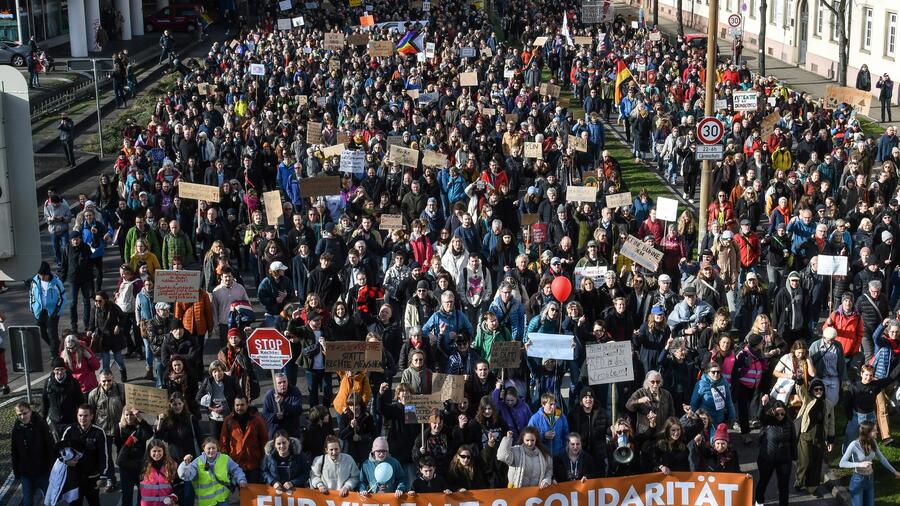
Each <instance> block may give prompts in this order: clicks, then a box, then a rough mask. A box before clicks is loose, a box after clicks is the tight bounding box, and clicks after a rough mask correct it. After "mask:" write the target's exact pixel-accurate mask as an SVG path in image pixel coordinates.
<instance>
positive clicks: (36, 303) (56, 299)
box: [28, 275, 66, 319]
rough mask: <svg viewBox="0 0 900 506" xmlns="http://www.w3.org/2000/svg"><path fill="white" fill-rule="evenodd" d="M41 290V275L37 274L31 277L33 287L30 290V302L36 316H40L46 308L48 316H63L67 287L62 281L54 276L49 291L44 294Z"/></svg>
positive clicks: (32, 311)
mask: <svg viewBox="0 0 900 506" xmlns="http://www.w3.org/2000/svg"><path fill="white" fill-rule="evenodd" d="M41 292H42V290H41V277H40V276H39V275H35V276H34V277H33V278H31V289H30V290H29V292H28V303H29V304H30V305H31V313H32V314H33V315H34V318H35V319H37V318H39V317H40V316H41V312H42V311H44V310H46V311H47V315H48V316H62V310H63V307H65V305H66V287H65V286H63V283H62V281H60V280H59V278H58V277H56V276H53V278H52V279H51V280H50V286H48V287H47V292H46V293H43V294H42V293H41Z"/></svg>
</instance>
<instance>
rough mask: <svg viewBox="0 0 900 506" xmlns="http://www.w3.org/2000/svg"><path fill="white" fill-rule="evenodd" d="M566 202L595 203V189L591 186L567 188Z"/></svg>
mask: <svg viewBox="0 0 900 506" xmlns="http://www.w3.org/2000/svg"><path fill="white" fill-rule="evenodd" d="M566 200H567V201H569V202H596V201H597V188H595V187H593V186H567V187H566Z"/></svg>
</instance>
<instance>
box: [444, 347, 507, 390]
mask: <svg viewBox="0 0 900 506" xmlns="http://www.w3.org/2000/svg"><path fill="white" fill-rule="evenodd" d="M516 344H518V343H516ZM465 383H466V380H465V376H463V375H462V374H441V373H439V372H436V373H434V374H433V375H432V376H431V392H432V393H433V394H437V393H438V392H440V395H441V400H442V401H453V402H456V403H459V402H462V399H463V397H464V395H465V394H464V391H463V388H464V386H465Z"/></svg>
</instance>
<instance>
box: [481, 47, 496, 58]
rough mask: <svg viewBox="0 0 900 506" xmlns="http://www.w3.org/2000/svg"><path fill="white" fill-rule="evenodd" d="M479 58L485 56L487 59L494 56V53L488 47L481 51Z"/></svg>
mask: <svg viewBox="0 0 900 506" xmlns="http://www.w3.org/2000/svg"><path fill="white" fill-rule="evenodd" d="M481 56H486V57H488V58H490V57H492V56H494V52H493V51H492V50H491V48H489V47H485V48H482V49H481Z"/></svg>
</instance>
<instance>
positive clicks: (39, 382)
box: [13, 372, 50, 393]
mask: <svg viewBox="0 0 900 506" xmlns="http://www.w3.org/2000/svg"><path fill="white" fill-rule="evenodd" d="M49 377H50V373H49V372H48V373H47V374H45V375H43V376H41V377H40V378H38V379H35V380H31V385H32V386H34V385H35V384H38V385H40V384H41V383H43V382H44V381H46V380H47V378H49ZM27 388H28V385H27V384H26V385H22V386H20V387H19V388H17V389H15V390H13V392H17V393H18V392H24V391H25V390H26V389H27Z"/></svg>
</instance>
